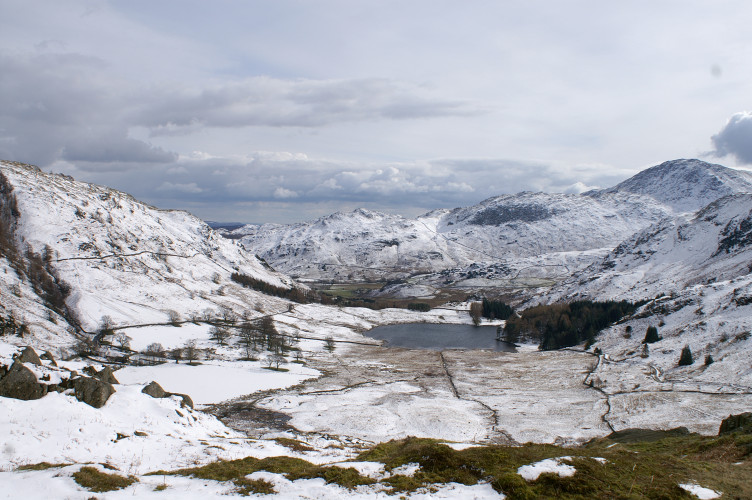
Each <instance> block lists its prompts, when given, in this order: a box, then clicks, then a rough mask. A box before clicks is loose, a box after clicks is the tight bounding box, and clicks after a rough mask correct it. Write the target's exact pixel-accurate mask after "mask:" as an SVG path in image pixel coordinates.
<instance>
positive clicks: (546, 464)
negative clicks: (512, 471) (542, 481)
mask: <svg viewBox="0 0 752 500" xmlns="http://www.w3.org/2000/svg"><path fill="white" fill-rule="evenodd" d="M565 460H572V457H559V458H547V459H545V460H541V461H540V462H536V463H534V464H530V465H523V466H522V467H520V468H519V469H517V474H519V475H520V476H522V478H523V479H525V480H526V481H535V480H537V479H538V477H539V476H540V475H541V474H545V473H550V474H557V475H558V476H559V477H570V476H574V474H575V472H577V469H575V468H574V467H573V466H571V465H568V464H565V463H563V462H564V461H565Z"/></svg>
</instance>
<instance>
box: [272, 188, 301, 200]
mask: <svg viewBox="0 0 752 500" xmlns="http://www.w3.org/2000/svg"><path fill="white" fill-rule="evenodd" d="M274 197H275V198H278V199H286V198H297V197H298V193H296V192H295V191H292V190H290V189H285V188H283V187H278V188H277V189H275V190H274Z"/></svg>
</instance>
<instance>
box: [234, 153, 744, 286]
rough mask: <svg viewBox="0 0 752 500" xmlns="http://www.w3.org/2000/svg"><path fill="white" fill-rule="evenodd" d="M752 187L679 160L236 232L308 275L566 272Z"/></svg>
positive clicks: (739, 176)
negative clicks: (408, 208)
mask: <svg viewBox="0 0 752 500" xmlns="http://www.w3.org/2000/svg"><path fill="white" fill-rule="evenodd" d="M750 191H752V176H751V175H750V174H748V173H746V172H741V171H736V170H732V169H729V168H726V167H723V166H720V165H712V164H708V163H705V162H702V161H699V160H675V161H671V162H666V163H663V164H661V165H658V166H656V167H653V168H650V169H647V170H645V171H643V172H641V173H639V174H637V175H636V176H634V177H632V178H631V179H628V180H626V181H624V182H622V183H621V184H619V185H617V186H614V187H612V188H609V189H604V190H599V191H591V192H588V193H585V194H582V195H565V194H547V193H529V192H523V193H519V194H513V195H503V196H497V197H493V198H489V199H487V200H485V201H483V202H481V203H479V204H478V205H475V206H472V207H466V208H457V209H454V210H436V211H433V212H430V213H428V214H425V215H423V216H420V217H418V218H416V219H406V218H403V217H399V216H393V215H386V214H382V213H376V212H371V211H367V210H363V209H359V210H356V211H354V212H351V213H346V214H345V213H336V214H333V215H330V216H327V217H322V218H320V219H317V220H315V221H311V222H307V223H300V224H294V225H289V226H285V225H276V224H266V225H262V226H245V227H243V228H240V229H236V230H234V231H232V232H231V233H229V234H230V236H231V237H233V238H239V239H240V240H241V242H242V243H243V245H244V246H245V247H246V248H248V249H249V250H251V251H253V252H255V253H257V254H259V255H260V256H262V257H263V258H264V259H265V260H267V261H268V262H269V263H270V264H272V265H273V266H274V267H275V268H277V269H279V270H280V271H283V272H286V273H290V274H292V275H293V276H298V277H301V278H307V279H326V278H344V277H350V278H351V279H372V278H383V277H391V276H405V275H408V274H410V273H417V272H424V273H430V272H437V271H441V270H447V269H452V268H467V267H468V266H470V265H471V264H476V265H477V264H478V263H481V264H483V265H492V264H496V265H498V264H503V265H504V266H505V268H506V269H507V272H508V274H509V275H510V276H511V275H516V274H518V273H519V272H520V270H521V269H524V268H529V267H531V266H535V265H538V266H539V267H541V268H544V267H545V268H546V269H554V271H553V272H552V273H548V274H554V275H556V276H560V275H561V274H562V270H564V272H566V273H571V272H573V271H575V270H577V269H580V268H582V267H584V266H586V265H588V264H590V263H592V262H593V260H594V259H595V258H597V257H598V256H601V255H602V254H603V252H605V251H608V250H610V249H612V248H614V247H615V246H617V245H618V244H619V243H620V242H621V241H623V240H625V239H626V238H628V237H629V236H631V235H632V234H634V233H635V232H638V231H640V230H642V229H645V228H646V227H648V226H650V225H652V224H654V223H656V222H657V221H659V220H662V219H665V218H672V217H674V216H676V215H678V214H680V213H683V212H688V211H690V212H693V211H696V210H698V209H700V208H702V207H703V206H704V205H706V204H707V203H709V202H711V201H714V200H716V199H718V198H721V197H723V196H726V195H729V194H735V193H745V192H750ZM584 252H590V255H587V254H585V253H584ZM599 252H600V253H599ZM584 257H587V258H584ZM541 264H543V266H541ZM543 272H544V274H545V271H543Z"/></svg>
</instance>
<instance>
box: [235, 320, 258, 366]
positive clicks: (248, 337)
mask: <svg viewBox="0 0 752 500" xmlns="http://www.w3.org/2000/svg"><path fill="white" fill-rule="evenodd" d="M238 336H239V339H238V344H239V345H240V346H241V347H242V348H243V350H244V351H245V359H253V358H254V357H255V356H254V353H255V352H257V351H258V341H259V338H258V336H259V333H258V331H257V330H256V328H254V327H253V325H252V324H251V323H248V322H246V323H243V325H242V326H241V327H240V332H239V333H238Z"/></svg>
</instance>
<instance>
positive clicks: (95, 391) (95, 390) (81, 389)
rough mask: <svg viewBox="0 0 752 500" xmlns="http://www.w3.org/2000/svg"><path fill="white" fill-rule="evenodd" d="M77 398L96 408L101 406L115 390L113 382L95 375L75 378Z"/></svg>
mask: <svg viewBox="0 0 752 500" xmlns="http://www.w3.org/2000/svg"><path fill="white" fill-rule="evenodd" d="M73 391H74V394H75V395H76V399H78V400H79V401H82V402H84V403H86V404H87V405H89V406H93V407H94V408H101V407H103V406H104V404H105V403H106V402H107V400H108V399H109V398H110V396H112V394H113V393H114V392H115V388H114V387H112V384H108V383H107V382H102V381H101V380H99V379H96V378H93V377H78V378H77V379H75V380H73Z"/></svg>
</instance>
